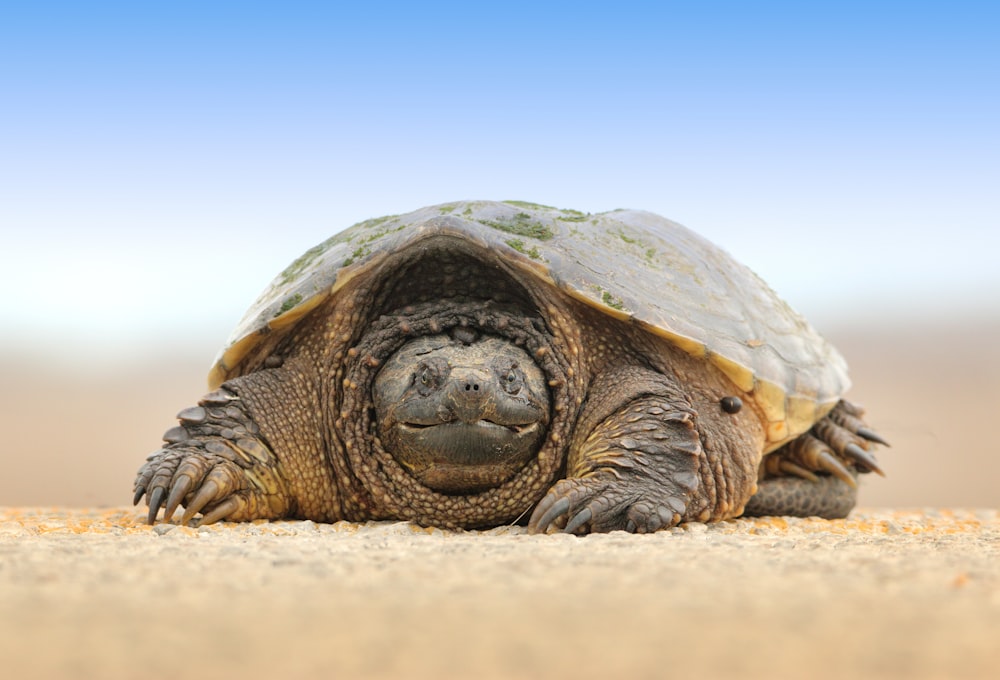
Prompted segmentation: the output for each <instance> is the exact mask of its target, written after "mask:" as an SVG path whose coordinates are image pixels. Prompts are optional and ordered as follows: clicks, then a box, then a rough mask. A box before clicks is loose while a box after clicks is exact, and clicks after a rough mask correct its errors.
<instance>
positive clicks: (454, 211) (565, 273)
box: [209, 201, 849, 450]
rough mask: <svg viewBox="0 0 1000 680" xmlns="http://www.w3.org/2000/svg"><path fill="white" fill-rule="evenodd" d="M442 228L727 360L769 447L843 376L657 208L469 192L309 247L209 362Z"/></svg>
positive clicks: (790, 319) (806, 331) (222, 360)
mask: <svg viewBox="0 0 1000 680" xmlns="http://www.w3.org/2000/svg"><path fill="white" fill-rule="evenodd" d="M435 234H448V235H451V236H455V235H457V236H460V237H462V238H467V239H469V240H470V241H473V242H476V243H479V244H480V245H482V246H483V247H485V248H488V249H495V250H496V251H500V252H502V253H503V255H504V256H505V257H506V258H507V259H508V260H509V261H510V262H512V263H513V264H514V265H515V266H516V267H517V268H518V269H519V270H520V271H522V272H523V273H524V274H525V275H526V276H533V277H536V278H538V279H540V280H542V281H545V282H546V283H548V284H549V285H552V286H556V287H558V288H559V289H561V290H562V291H564V292H565V293H567V294H568V295H570V296H572V297H573V298H576V299H578V300H582V301H583V302H585V303H587V304H589V305H591V306H593V307H595V308H597V309H599V310H601V311H602V312H604V313H606V314H608V315H609V316H612V317H616V318H618V319H622V320H629V321H632V322H634V323H638V324H640V325H641V326H642V327H644V328H646V329H647V330H648V331H649V332H650V333H653V334H655V335H658V336H661V337H663V338H665V339H666V340H668V341H669V342H671V343H673V344H674V345H676V346H677V347H679V348H681V349H682V350H684V351H685V352H687V353H689V354H691V355H693V356H695V357H698V358H703V359H704V360H705V361H707V362H709V363H710V364H711V365H712V366H714V367H715V368H716V369H718V370H720V371H722V373H724V374H725V375H726V376H727V377H728V378H729V379H730V380H731V381H732V383H733V385H734V386H735V387H736V388H737V389H738V390H739V391H740V392H742V395H743V396H744V397H746V398H750V399H752V400H753V401H754V402H756V403H757V404H758V405H759V407H760V410H761V411H762V412H763V413H764V416H765V417H766V419H767V421H768V422H767V438H768V445H767V446H766V450H773V449H774V448H777V446H779V445H780V444H782V443H784V442H785V441H787V440H789V439H791V438H793V437H795V436H798V435H799V434H801V433H802V432H805V431H806V430H808V429H809V428H810V427H811V426H812V424H813V423H814V422H815V421H816V420H817V419H818V418H820V417H822V416H823V415H824V414H825V413H826V412H827V411H829V410H830V409H831V408H832V407H833V406H834V404H836V402H837V401H838V400H839V398H840V396H841V395H842V394H843V393H844V391H846V389H847V387H848V386H849V381H848V378H847V368H846V364H845V362H844V360H843V358H842V357H841V356H840V355H839V354H838V353H837V351H836V350H835V349H834V348H833V347H832V346H831V345H829V344H828V343H827V342H826V341H825V340H824V339H823V338H822V337H820V335H819V334H818V333H817V332H816V331H815V330H813V328H812V327H811V326H810V325H809V324H808V323H807V322H806V321H805V320H804V319H803V318H802V317H801V316H799V315H798V314H797V313H796V312H794V311H793V310H792V309H791V308H790V307H789V306H788V305H787V304H786V303H785V302H784V301H782V300H781V299H780V298H779V297H778V296H777V295H776V294H775V293H774V291H772V290H771V289H770V288H769V287H768V286H767V284H765V283H764V282H763V281H762V280H761V279H760V278H759V277H758V276H757V275H756V274H754V273H753V272H752V271H750V270H749V269H748V268H747V267H745V266H743V265H742V264H740V263H738V262H736V261H735V260H734V259H733V258H732V257H731V256H730V255H729V254H728V253H726V252H725V251H724V250H722V249H720V248H719V247H718V246H715V245H714V244H712V243H710V242H709V241H707V240H705V239H703V238H702V237H700V236H698V235H697V234H695V233H694V232H692V231H690V230H689V229H687V228H685V227H683V226H681V225H679V224H677V223H676V222H672V221H670V220H668V219H665V218H663V217H660V216H658V215H654V214H652V213H649V212H644V211H637V210H614V211H611V212H605V213H600V214H586V213H582V212H578V211H574V210H560V209H557V208H551V207H548V206H542V205H537V204H533V203H524V202H520V201H506V202H488V201H466V202H457V203H447V204H443V205H438V206H432V207H428V208H423V209H421V210H417V211H415V212H411V213H408V214H406V215H393V216H388V217H380V218H377V219H371V220H367V221H365V222H361V223H360V224H356V225H354V226H352V227H350V228H349V229H346V230H344V231H342V232H340V233H339V234H336V235H334V236H332V237H331V238H329V239H327V240H326V241H324V242H323V243H320V244H319V245H317V246H315V247H313V248H310V249H309V250H307V251H306V252H305V253H304V254H303V255H302V256H301V257H299V258H298V259H297V260H295V261H294V262H293V263H292V264H290V265H289V266H288V267H287V268H286V269H285V270H284V271H283V272H281V273H280V274H279V275H278V276H277V278H275V279H274V281H272V282H271V284H270V285H269V286H268V287H267V289H266V290H265V291H264V292H263V293H262V294H261V296H260V297H259V298H258V299H257V301H256V302H255V303H254V304H253V306H251V307H250V309H249V310H248V311H247V313H246V314H245V315H244V317H243V319H242V320H241V321H240V323H239V324H238V325H237V327H236V329H235V331H234V332H233V334H232V336H231V338H230V340H229V343H228V344H227V345H226V347H225V348H223V350H222V351H221V352H220V353H219V355H218V357H217V359H216V361H215V364H214V365H213V367H212V369H211V372H210V375H209V384H210V386H211V387H213V388H214V387H215V386H217V385H219V384H220V383H222V382H223V381H224V380H226V379H229V378H232V377H236V376H238V375H240V373H241V368H242V367H241V360H242V359H243V358H244V357H245V356H247V354H248V353H249V352H250V351H251V350H253V349H254V348H255V346H256V345H257V344H258V343H259V342H261V341H262V339H263V338H264V337H270V338H272V339H273V338H274V337H275V334H276V333H277V334H283V333H285V332H287V331H288V330H289V329H291V328H292V327H293V326H294V325H295V324H296V322H298V321H299V320H300V319H302V318H303V317H304V316H305V315H307V314H308V313H309V312H310V311H311V310H312V309H314V308H315V307H317V306H318V305H319V304H320V303H322V302H323V301H324V300H326V299H327V298H329V297H330V296H331V295H336V293H337V291H338V290H339V289H340V288H341V287H342V286H343V285H344V284H345V283H346V282H347V281H349V280H350V279H352V278H353V277H355V276H364V275H365V273H366V272H368V271H370V270H371V269H372V268H373V267H374V266H375V265H377V264H378V262H380V261H381V259H383V258H385V257H387V255H388V254H390V253H394V252H398V251H399V250H400V249H403V248H407V247H408V246H409V245H411V244H413V243H414V242H417V241H422V240H423V239H425V238H427V237H429V236H433V235H435Z"/></svg>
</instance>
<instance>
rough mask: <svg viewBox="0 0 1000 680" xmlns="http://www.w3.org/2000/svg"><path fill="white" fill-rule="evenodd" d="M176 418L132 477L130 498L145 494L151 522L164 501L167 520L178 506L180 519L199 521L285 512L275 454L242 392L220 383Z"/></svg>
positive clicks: (286, 498)
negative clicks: (175, 423) (196, 518)
mask: <svg viewBox="0 0 1000 680" xmlns="http://www.w3.org/2000/svg"><path fill="white" fill-rule="evenodd" d="M177 417H178V419H179V420H180V425H178V426H177V427H174V428H172V429H170V430H168V431H167V433H166V434H164V435H163V439H164V441H165V442H166V446H165V447H164V448H162V449H160V450H159V451H156V452H155V453H153V454H152V455H151V456H149V458H147V459H146V463H145V464H144V465H143V466H142V467H141V468H140V469H139V472H138V474H137V476H136V480H135V498H134V499H133V504H137V503H138V502H139V501H140V500H141V499H142V497H143V496H146V497H147V503H148V505H149V515H148V518H147V521H148V522H149V523H150V524H153V523H154V522H155V521H156V516H157V514H158V513H159V511H160V508H161V507H163V508H165V510H164V513H163V521H165V522H169V521H170V519H171V517H173V515H174V512H175V511H176V510H177V507H178V506H179V505H183V506H184V514H183V516H182V517H181V523H182V524H187V523H188V522H189V521H190V520H191V518H193V517H194V516H195V515H196V514H198V513H199V512H200V513H202V514H203V516H202V518H201V520H200V522H199V524H211V523H212V522H217V521H219V520H223V519H226V520H232V521H246V520H252V519H275V518H279V517H283V516H286V515H287V514H288V511H289V507H290V504H291V498H290V495H289V493H288V491H287V490H286V486H285V483H284V481H283V480H282V478H281V476H280V474H279V472H278V470H277V460H276V458H275V457H274V454H273V453H272V452H271V451H270V449H269V448H268V446H267V444H266V442H264V441H263V439H262V437H261V436H260V431H259V429H258V428H257V426H256V424H255V423H254V422H253V420H252V419H251V418H250V416H249V414H248V413H247V409H246V406H245V404H244V403H243V402H242V400H241V399H240V398H239V395H237V394H236V393H235V392H234V391H232V390H230V389H227V388H226V386H225V385H224V386H223V387H221V388H219V389H218V390H216V391H215V392H212V393H210V394H208V395H206V396H204V397H203V398H202V399H201V400H200V401H199V402H198V406H195V407H192V408H188V409H184V410H183V411H181V412H180V413H179V414H178V415H177Z"/></svg>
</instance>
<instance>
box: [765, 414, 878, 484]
mask: <svg viewBox="0 0 1000 680" xmlns="http://www.w3.org/2000/svg"><path fill="white" fill-rule="evenodd" d="M863 413H864V412H863V411H862V410H861V409H860V408H859V407H857V406H855V405H853V404H850V403H848V402H846V401H840V402H839V403H838V404H837V405H836V406H835V407H834V409H833V410H832V411H830V413H829V414H828V415H827V416H826V417H825V418H823V419H821V420H820V421H819V422H817V423H816V424H815V425H813V428H812V429H811V430H810V431H809V432H807V433H805V434H803V435H801V436H800V437H798V438H797V439H794V440H792V441H791V442H789V443H788V444H786V445H785V446H784V447H783V448H781V449H778V450H777V451H776V452H774V454H772V455H770V456H768V457H767V458H765V460H764V463H763V468H762V469H763V473H764V476H765V478H774V477H787V476H794V477H801V478H803V479H808V480H810V481H812V482H816V481H818V477H817V476H816V474H815V473H820V474H828V475H832V476H833V477H836V478H837V479H839V480H841V481H843V482H844V483H845V484H847V485H848V486H850V487H852V488H854V487H855V486H856V484H857V482H856V477H857V474H858V473H859V472H875V473H877V474H879V475H882V476H883V477H884V476H885V473H884V472H883V471H882V468H881V467H879V464H878V461H877V460H876V459H875V456H874V454H872V452H871V451H869V449H870V448H871V446H872V443H873V442H874V443H878V444H885V443H886V442H885V440H884V439H883V438H882V437H881V436H879V435H877V434H875V433H874V432H873V431H871V430H870V429H868V428H867V427H865V425H864V421H862V420H861V416H862V414H863Z"/></svg>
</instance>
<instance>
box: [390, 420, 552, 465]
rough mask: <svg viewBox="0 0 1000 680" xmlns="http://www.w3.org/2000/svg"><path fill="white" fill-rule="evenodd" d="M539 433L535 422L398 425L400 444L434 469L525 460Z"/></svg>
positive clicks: (532, 449)
mask: <svg viewBox="0 0 1000 680" xmlns="http://www.w3.org/2000/svg"><path fill="white" fill-rule="evenodd" d="M540 430H541V425H540V424H539V423H538V422H534V423H527V424H523V425H521V424H514V425H502V424H500V423H495V422H493V421H492V420H487V419H485V418H484V419H481V420H477V421H475V422H472V423H466V422H463V421H451V422H447V423H435V424H431V425H425V424H422V423H412V422H411V423H399V424H398V425H397V432H398V434H399V436H400V441H401V443H403V444H404V445H405V446H406V447H407V448H408V449H410V450H411V451H419V452H420V453H421V454H422V455H421V456H419V457H420V458H422V459H424V460H426V461H428V462H432V463H434V464H437V465H491V464H503V463H507V462H510V461H512V460H519V459H521V458H522V457H523V458H524V459H525V460H526V459H527V458H529V457H530V456H531V455H532V453H534V444H535V442H536V440H537V437H538V435H540V434H541V432H540ZM522 462H523V461H522Z"/></svg>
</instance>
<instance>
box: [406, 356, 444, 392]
mask: <svg viewBox="0 0 1000 680" xmlns="http://www.w3.org/2000/svg"><path fill="white" fill-rule="evenodd" d="M440 363H441V361H440V360H438V361H434V360H431V361H421V362H420V363H419V364H417V370H416V371H415V372H414V373H413V384H414V385H416V388H417V392H419V393H420V394H421V395H423V396H425V397H426V396H427V395H428V394H430V393H431V392H433V391H434V390H436V389H437V388H439V387H440V386H441V383H442V382H443V378H444V376H445V375H446V374H447V368H446V367H442V366H440V365H439V364H440Z"/></svg>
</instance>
